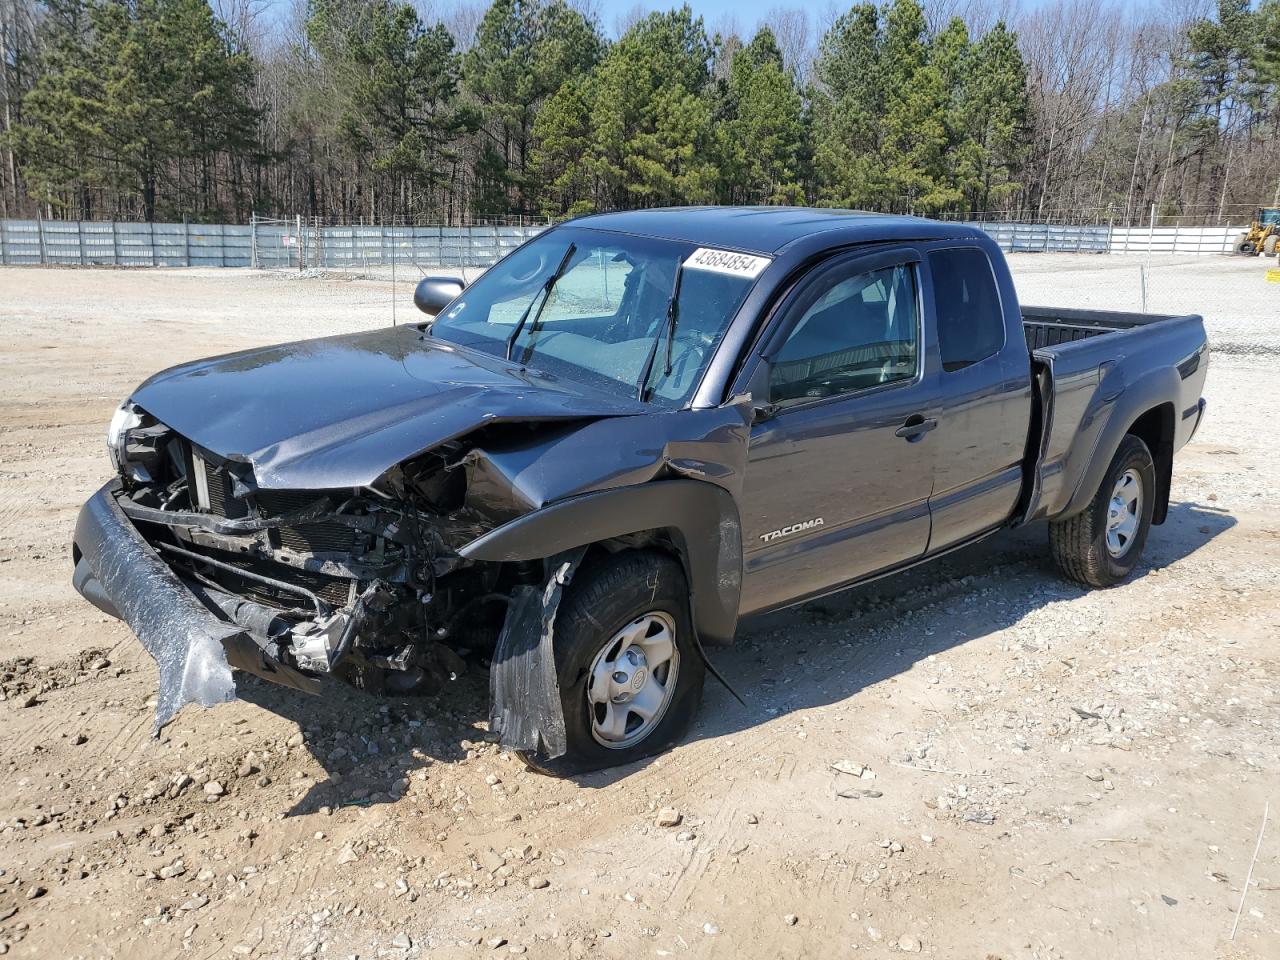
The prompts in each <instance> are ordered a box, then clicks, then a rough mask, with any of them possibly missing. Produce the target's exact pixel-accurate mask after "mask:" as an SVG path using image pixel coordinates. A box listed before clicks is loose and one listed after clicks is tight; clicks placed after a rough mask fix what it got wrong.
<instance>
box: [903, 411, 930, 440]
mask: <svg viewBox="0 0 1280 960" xmlns="http://www.w3.org/2000/svg"><path fill="white" fill-rule="evenodd" d="M937 425H938V420H937V418H936V417H924V416H921V415H920V414H918V413H913V414H912V415H911V416H909V417H907V421H906V423H904V424H903V425H902V426H900V427H899V428H898V429H897V430H895V431H893V435H894V436H895V437H902V439H904V440H906V441H907V443H915V442H916V441H917V440H921V439H923V438H924V435H925V434H926V433H928V432H929V431H930V430H932V429H934V428H935V427H936V426H937Z"/></svg>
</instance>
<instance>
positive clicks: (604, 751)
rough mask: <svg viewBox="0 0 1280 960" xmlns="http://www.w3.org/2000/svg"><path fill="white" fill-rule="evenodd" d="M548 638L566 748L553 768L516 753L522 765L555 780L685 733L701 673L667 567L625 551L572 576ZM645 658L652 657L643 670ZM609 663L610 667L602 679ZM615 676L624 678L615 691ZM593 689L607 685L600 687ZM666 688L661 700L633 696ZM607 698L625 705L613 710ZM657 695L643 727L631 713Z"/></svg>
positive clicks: (679, 578)
mask: <svg viewBox="0 0 1280 960" xmlns="http://www.w3.org/2000/svg"><path fill="white" fill-rule="evenodd" d="M554 631H555V632H554V640H553V643H554V645H555V659H556V673H557V675H558V677H559V681H560V703H561V707H562V708H563V710H564V723H565V733H566V735H567V745H568V750H567V752H566V753H565V754H564V756H561V757H556V758H555V759H553V760H548V759H545V758H542V757H540V756H538V755H536V754H530V753H523V752H522V753H521V754H520V757H521V759H523V760H524V762H525V763H526V764H527V765H528V766H530V767H532V768H533V769H534V770H538V771H539V772H542V773H547V774H550V775H552V776H559V777H564V776H573V775H576V774H580V773H588V772H590V771H592V770H603V769H605V768H607V767H614V766H618V765H620V764H624V763H631V762H633V761H636V760H640V759H643V758H644V757H649V756H653V755H654V754H656V753H660V752H662V751H663V750H665V749H667V748H668V747H670V746H671V745H672V744H674V743H675V742H676V741H678V740H679V739H680V738H681V737H682V736H683V735H684V734H685V732H686V731H687V730H688V728H689V724H690V723H691V722H692V721H693V718H694V716H695V714H697V712H698V706H699V704H700V703H701V701H702V687H703V682H704V680H705V676H706V668H705V665H704V664H703V660H702V655H701V653H700V651H699V649H698V645H697V643H696V642H695V640H694V634H693V622H692V620H691V618H690V613H689V585H688V582H687V581H686V579H685V575H684V570H683V569H682V568H681V566H680V564H679V563H678V562H677V561H675V560H673V559H672V558H671V557H668V556H666V555H664V554H659V553H651V552H648V551H638V550H633V551H625V552H623V553H617V554H613V555H611V556H608V557H607V558H605V559H604V560H603V561H602V562H600V563H599V564H597V565H595V566H586V567H584V568H582V569H580V570H578V572H577V574H576V575H575V576H574V578H573V581H572V582H571V583H570V585H569V588H568V589H567V590H566V591H565V595H564V598H563V600H561V603H560V610H559V612H558V613H557V614H556V622H555V628H554ZM663 631H666V634H667V635H668V636H672V635H673V638H674V643H672V644H670V646H671V649H672V651H673V652H672V655H671V656H670V657H669V658H668V659H666V660H663V661H660V662H659V661H658V657H660V656H661V654H662V649H663V647H664V646H665V644H664V642H663V640H662V637H663ZM645 644H648V646H645ZM636 651H639V652H640V653H641V656H640V657H639V658H635V657H634V654H635V653H636ZM645 653H649V654H650V655H652V656H653V658H654V665H653V668H652V670H650V669H649V667H650V664H649V662H648V660H647V659H646V658H645V656H644V654H645ZM624 655H625V656H626V657H627V658H628V659H624ZM637 659H638V662H636V660H637ZM609 664H613V665H614V666H618V667H619V668H620V669H618V670H615V671H610V670H609V669H608V665H609ZM620 676H626V677H629V678H630V679H629V680H627V681H624V682H622V683H621V684H619V683H618V678H620ZM602 678H604V679H603V681H602ZM662 679H665V680H666V684H665V686H664V684H663V683H661V682H660V681H661V680H662ZM602 682H604V683H607V684H610V686H608V687H607V688H602V687H601V686H600V684H601V683H602ZM637 683H639V684H642V686H636V684H637ZM655 683H656V684H657V685H658V686H657V687H656V688H655V687H654V686H653V685H654V684H655ZM671 683H674V685H675V686H674V689H672V690H671V692H670V693H669V695H667V694H665V693H664V694H655V693H652V692H650V693H649V694H645V695H644V696H643V697H642V695H641V694H642V693H643V691H645V690H650V691H653V690H654V689H658V690H664V689H665V687H669V686H670V684H671ZM612 691H618V692H617V693H614V694H612V695H611V692H612ZM633 691H640V692H639V693H637V692H633ZM615 696H616V697H618V698H623V697H625V698H628V699H627V701H626V702H625V703H621V704H620V703H619V702H618V701H617V700H615V699H614V697H615ZM658 696H661V698H662V700H661V705H660V706H659V707H658V708H657V709H656V710H651V711H650V713H651V716H652V719H651V720H646V719H644V717H643V716H642V715H641V714H640V713H637V712H635V710H634V708H635V707H636V706H637V705H638V704H639V703H640V701H641V699H646V700H650V699H654V698H656V697H658ZM632 697H634V700H632V699H630V698H632ZM601 701H604V702H601ZM650 706H652V704H651V703H649V704H646V710H648V709H649V707H650ZM619 715H622V716H623V720H622V723H621V725H619V724H618V721H617V717H618V716H619ZM593 719H594V721H595V722H594V723H593ZM646 726H648V729H647V730H645V729H644V728H645V727H646ZM629 731H630V732H629Z"/></svg>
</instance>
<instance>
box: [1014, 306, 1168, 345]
mask: <svg viewBox="0 0 1280 960" xmlns="http://www.w3.org/2000/svg"><path fill="white" fill-rule="evenodd" d="M1174 319H1177V318H1176V317H1175V316H1174V315H1171V314H1161V313H1129V312H1126V311H1120V310H1073V309H1070V308H1066V307H1027V306H1024V307H1023V308H1022V329H1023V332H1024V333H1026V336H1027V349H1029V350H1039V349H1040V348H1041V347H1056V346H1059V345H1061V344H1064V343H1073V342H1075V341H1076V340H1087V339H1089V338H1091V337H1101V336H1105V335H1106V334H1109V333H1117V332H1119V331H1121V330H1131V329H1133V328H1134V327H1140V326H1146V325H1148V324H1152V323H1160V322H1162V321H1164V320H1174Z"/></svg>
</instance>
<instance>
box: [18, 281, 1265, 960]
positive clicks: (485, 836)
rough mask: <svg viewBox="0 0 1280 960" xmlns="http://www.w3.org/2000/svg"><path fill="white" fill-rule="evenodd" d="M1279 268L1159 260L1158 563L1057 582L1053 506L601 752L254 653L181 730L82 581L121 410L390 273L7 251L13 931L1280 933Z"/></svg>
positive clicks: (132, 950) (1207, 944)
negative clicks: (559, 748)
mask: <svg viewBox="0 0 1280 960" xmlns="http://www.w3.org/2000/svg"><path fill="white" fill-rule="evenodd" d="M1138 266H1139V261H1137V260H1136V259H1134V258H1121V257H1090V256H1079V257H1070V256H1052V257H1051V256H1024V257H1017V258H1014V268H1015V272H1016V273H1017V275H1018V278H1019V282H1020V289H1022V291H1023V299H1024V300H1025V301H1026V302H1029V303H1049V304H1058V305H1090V306H1113V307H1134V306H1136V305H1137V303H1138V302H1139V297H1140V277H1139V270H1138ZM1265 266H1266V264H1265V263H1263V262H1262V261H1243V260H1223V259H1216V258H1214V259H1210V258H1203V259H1197V258H1188V259H1184V260H1179V261H1174V260H1170V259H1168V258H1166V259H1164V260H1160V261H1158V262H1155V263H1153V264H1152V265H1151V269H1150V271H1149V274H1148V295H1149V298H1150V299H1149V303H1150V305H1151V306H1152V308H1153V309H1169V310H1173V309H1181V310H1187V311H1202V312H1204V313H1205V314H1206V316H1207V323H1208V327H1209V331H1210V336H1211V338H1212V340H1213V343H1214V348H1215V351H1216V352H1215V355H1214V358H1213V361H1212V366H1211V369H1210V372H1209V381H1208V388H1207V395H1208V399H1209V403H1210V407H1209V415H1208V418H1207V420H1206V422H1205V424H1204V426H1203V428H1202V429H1201V431H1200V434H1199V436H1198V437H1197V438H1196V440H1195V441H1194V443H1193V444H1192V445H1190V446H1189V447H1188V448H1187V449H1186V450H1184V451H1183V452H1182V453H1181V454H1180V456H1179V458H1178V460H1177V464H1176V467H1175V476H1174V489H1173V501H1174V502H1173V506H1172V509H1171V511H1170V515H1169V521H1168V523H1166V524H1165V525H1164V526H1163V527H1160V528H1157V529H1155V530H1154V531H1153V533H1152V537H1151V540H1150V542H1149V544H1148V550H1147V558H1146V562H1145V564H1144V566H1143V567H1142V568H1141V570H1140V573H1139V575H1137V576H1135V577H1134V578H1133V580H1132V581H1131V582H1129V583H1127V584H1125V585H1124V586H1121V587H1118V588H1115V589H1112V590H1107V591H1102V592H1094V593H1088V592H1085V591H1083V590H1080V589H1078V588H1076V587H1075V586H1072V585H1069V584H1067V583H1065V582H1064V581H1062V580H1060V579H1059V578H1058V577H1057V576H1056V575H1055V574H1054V572H1053V570H1052V568H1051V565H1050V563H1049V560H1048V558H1047V551H1046V547H1045V543H1044V540H1045V532H1044V530H1043V529H1031V530H1026V531H1021V532H1019V533H1017V534H1011V535H1007V536H1002V537H1000V538H997V539H995V540H992V541H988V542H987V543H986V544H985V545H983V546H981V547H978V548H975V549H973V550H970V551H969V552H966V553H961V554H957V555H953V556H951V557H949V558H947V559H945V560H943V561H940V562H936V563H933V564H931V565H929V566H926V567H924V568H921V569H919V570H917V571H915V572H913V573H911V574H909V575H906V576H904V577H901V578H897V579H891V580H887V581H883V582H881V583H879V584H876V585H873V586H870V587H867V588H863V589H859V590H856V591H852V592H849V593H847V594H844V595H841V596H839V597H836V598H834V599H830V600H826V601H823V602H821V603H813V604H809V605H807V606H805V607H802V608H799V609H797V610H793V611H789V612H785V613H781V614H774V615H772V616H770V617H768V618H764V619H761V620H759V621H757V622H754V623H750V624H747V625H745V626H744V628H743V629H742V630H741V632H740V635H739V642H738V644H737V646H736V647H734V648H731V649H727V650H720V651H714V652H713V659H714V661H715V664H716V665H717V666H718V667H719V669H720V670H721V671H722V672H723V673H724V674H725V675H726V676H727V677H728V678H729V680H730V682H731V683H732V684H733V685H734V686H735V687H736V688H737V689H738V690H739V691H741V692H742V694H743V696H744V697H745V699H746V703H747V705H746V706H741V705H739V704H738V703H737V702H736V701H735V700H734V699H733V698H732V697H731V696H729V695H728V694H727V693H726V692H725V691H724V689H723V688H721V687H718V686H715V685H710V684H709V686H708V688H707V696H706V701H705V704H704V707H703V711H702V715H701V720H700V721H699V723H698V724H697V726H696V727H695V729H694V731H693V733H692V734H691V736H690V737H689V738H688V740H687V741H686V742H685V743H683V744H682V745H681V746H679V747H678V748H677V749H675V750H673V751H672V752H670V753H669V754H667V755H665V756H662V757H660V758H657V759H655V760H652V761H650V762H648V763H645V764H641V765H638V766H633V767H628V768H624V769H619V770H615V771H611V772H608V773H603V774H598V775H592V776H589V777H584V778H582V779H580V780H578V781H576V782H571V781H558V780H553V779H548V778H545V777H541V776H538V775H535V774H531V773H528V772H525V771H524V770H523V769H522V767H521V766H520V764H519V763H518V762H517V761H516V760H515V759H514V758H512V757H510V756H506V755H504V754H502V753H500V752H499V751H497V750H496V749H495V748H494V747H493V746H491V745H490V744H488V743H486V742H485V717H486V710H485V691H486V682H485V678H484V676H483V675H481V674H480V673H479V672H478V671H473V672H472V673H471V674H469V675H467V676H464V677H463V678H462V679H461V680H460V681H459V682H458V683H457V684H456V685H455V686H454V687H453V688H451V689H450V690H449V691H448V692H447V693H446V694H445V695H444V696H443V697H442V698H441V699H439V700H425V701H422V700H418V701H375V700H370V699H366V698H364V697H362V696H361V695H358V694H355V693H351V694H349V695H344V696H343V697H341V698H339V699H337V700H329V701H323V700H320V699H313V698H306V697H303V696H301V695H297V694H293V693H290V692H289V691H282V690H277V689H275V688H271V687H269V686H268V685H266V684H262V683H258V682H254V681H253V678H249V679H248V680H247V681H245V682H243V683H242V685H241V693H242V696H243V699H242V700H241V701H239V702H236V703H233V704H229V705H225V706H222V707H219V708H216V709H213V710H207V711H206V710H201V709H199V708H194V707H188V708H187V709H186V710H185V711H184V712H183V713H182V714H181V715H180V716H179V717H178V719H177V721H176V722H175V723H174V724H173V725H171V726H170V727H169V728H167V729H166V731H165V733H164V735H163V736H162V737H161V738H160V739H159V740H158V741H157V740H153V739H152V738H151V736H150V731H151V723H152V713H153V707H154V702H153V696H154V693H155V685H156V670H155V667H154V665H153V663H152V662H151V660H150V659H149V658H148V656H147V655H146V654H145V652H144V651H143V650H142V649H141V647H140V646H139V645H138V644H137V642H136V641H135V640H134V639H133V637H132V636H131V635H130V633H129V631H128V630H127V629H126V628H125V627H123V626H122V625H121V624H119V623H117V622H115V621H112V620H109V619H107V618H105V617H103V616H101V615H100V614H99V613H98V612H97V611H96V610H94V609H93V608H92V607H90V606H89V605H88V604H87V603H85V602H83V601H81V600H80V599H79V598H78V597H77V596H76V595H75V594H74V592H73V591H72V589H71V586H70V583H69V579H70V574H71V561H70V558H69V555H68V554H69V543H70V539H71V533H72V529H73V526H74V522H75V517H76V512H77V510H78V508H79V505H80V503H81V502H82V501H83V500H84V498H85V497H86V496H88V494H89V493H91V492H92V491H93V490H94V489H95V488H96V486H97V485H98V484H100V483H101V482H103V481H104V480H105V479H106V478H107V476H108V473H109V466H108V463H107V457H106V451H105V447H104V443H103V433H104V430H105V426H106V423H107V420H108V419H109V417H110V415H111V412H112V410H113V409H114V408H115V406H116V405H117V404H118V403H119V401H120V400H121V398H123V397H124V396H125V395H126V394H127V393H128V392H129V390H130V389H131V388H132V387H133V386H134V385H135V384H136V383H137V382H138V381H139V380H141V379H143V378H144V377H146V376H147V375H149V374H151V373H152V372H154V371H155V370H157V369H159V368H162V367H165V366H169V365H171V364H174V363H177V362H179V361H183V360H188V359H191V358H195V357H199V356H203V355H208V354H212V353H219V352H226V351H229V350H234V349H240V348H244V347H249V346H252V345H256V344H260V343H266V342H273V341H281V340H287V339H294V338H298V337H304V336H311V335H321V334H325V333H331V332H338V331H345V330H353V329H361V328H367V327H370V326H373V325H375V324H379V323H385V322H388V321H389V319H390V297H391V289H390V285H389V284H388V283H387V282H386V281H385V280H384V279H381V278H355V279H352V278H332V277H330V278H325V277H314V276H313V277H307V278H302V279H299V278H297V277H295V276H290V275H287V274H286V275H273V274H254V273H249V272H247V271H225V272H217V271H200V270H189V271H176V272H175V271H161V270H155V271H135V272H125V271H77V270H36V269H21V268H7V269H4V270H0V636H2V637H3V638H4V639H3V641H0V694H2V696H0V699H2V700H3V702H0V722H2V723H3V730H4V736H3V738H2V739H0V769H2V770H3V774H2V775H0V953H8V954H10V955H13V956H19V957H39V958H128V960H143V958H151V957H157V958H173V957H193V958H201V960H203V958H214V957H233V958H234V957H250V956H251V957H270V958H275V957H280V958H296V957H313V956H324V957H336V958H347V957H353V956H356V957H360V958H362V960H367V958H373V957H388V958H395V960H399V958H404V957H415V958H416V957H428V956H430V957H446V958H448V957H475V956H487V955H493V956H500V955H508V954H526V955H528V956H532V957H548V958H550V957H556V958H559V957H566V956H567V957H586V956H590V957H605V958H609V957H628V958H633V957H642V956H657V957H682V956H689V957H725V958H728V957H783V958H794V957H873V958H874V957H888V956H891V955H895V954H899V953H920V954H923V955H927V956H932V957H940V958H943V957H948V958H949V957H961V958H979V960H981V958H988V960H990V958H999V960H1013V958H1039V960H1049V958H1114V957H1132V958H1148V957H1149V958H1153V960H1171V958H1196V960H1202V958H1208V957H1221V958H1280V824H1278V823H1276V822H1275V818H1276V816H1277V814H1280V654H1278V653H1277V647H1276V637H1277V629H1278V628H1280V519H1278V515H1277V507H1278V506H1280V489H1278V487H1277V483H1276V481H1277V470H1276V439H1277V426H1276V425H1277V422H1278V420H1280V418H1278V417H1277V415H1276V411H1277V409H1278V408H1280V376H1278V375H1277V374H1276V372H1275V362H1276V356H1277V354H1280V320H1277V317H1278V316H1280V311H1278V310H1277V303H1278V302H1280V286H1278V285H1275V284H1267V283H1265V282H1264V280H1263V275H1264V272H1265ZM397 292H398V312H399V316H400V318H401V319H402V320H403V319H405V318H407V317H409V316H411V307H410V300H409V295H410V292H411V291H410V286H409V284H408V283H402V285H401V286H400V287H399V289H398V291H397ZM833 765H838V766H840V767H843V768H844V769H845V770H856V769H857V768H858V767H859V766H863V767H866V768H867V772H865V773H863V774H862V775H861V777H856V776H855V775H853V774H851V773H848V772H840V771H839V770H837V769H835V767H833ZM841 794H847V796H842V795H841ZM1268 802H1270V810H1271V817H1272V821H1271V822H1270V824H1269V825H1268V827H1267V830H1266V833H1265V835H1264V836H1263V839H1262V843H1261V846H1260V849H1259V851H1258V854H1257V858H1256V864H1254V865H1253V866H1252V883H1250V884H1249V885H1248V888H1247V895H1246V897H1245V900H1244V905H1243V908H1242V909H1241V907H1240V903H1241V895H1242V892H1246V877H1247V876H1248V874H1249V871H1250V868H1251V863H1252V861H1253V858H1254V852H1255V845H1256V844H1257V842H1258V835H1259V828H1260V826H1261V825H1262V822H1263V811H1264V807H1265V805H1266V804H1267V803H1268ZM667 807H673V808H675V809H676V810H677V811H678V814H679V820H680V822H679V823H678V824H677V825H675V826H659V825H658V820H659V817H658V811H659V810H661V809H663V808H667ZM1237 923H1238V925H1237ZM1233 930H1234V931H1235V935H1234V939H1232V938H1231V934H1232V932H1233Z"/></svg>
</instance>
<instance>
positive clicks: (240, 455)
mask: <svg viewBox="0 0 1280 960" xmlns="http://www.w3.org/2000/svg"><path fill="white" fill-rule="evenodd" d="M131 399H132V400H133V402H134V403H136V404H137V405H138V406H140V407H141V408H142V409H143V410H145V411H146V412H147V413H150V414H151V415H152V416H154V417H155V418H156V419H158V420H160V421H161V422H162V423H164V424H166V425H167V426H169V427H171V428H172V429H174V430H176V431H177V432H178V433H180V434H182V435H183V436H185V437H187V438H188V439H190V440H192V441H193V442H195V443H196V444H198V445H199V446H201V447H203V448H205V449H206V450H209V451H211V452H212V453H215V454H218V455H219V456H222V457H231V458H236V459H247V460H249V461H250V462H251V463H252V464H253V467H254V475H255V478H256V480H257V482H258V485H259V486H261V487H266V488H273V487H274V488H277V489H304V490H305V489H324V488H333V487H360V486H367V485H368V484H370V483H372V482H373V481H374V480H375V479H377V477H378V476H380V475H381V474H382V473H384V472H385V471H386V470H388V469H390V468H391V467H393V466H395V465H396V464H398V463H400V462H401V461H403V460H407V459H409V458H410V457H413V456H414V455H416V454H418V453H421V452H422V451H425V450H429V449H430V448H432V447H434V446H437V445H438V444H440V443H443V442H445V441H447V440H451V439H453V438H455V437H459V436H462V435H464V434H466V433H469V432H470V431H472V430H474V429H476V428H477V427H482V426H485V425H487V424H491V423H499V422H503V421H506V422H512V421H539V420H582V419H587V420H590V419H598V418H600V417H614V416H627V415H635V414H643V413H647V412H650V411H649V410H648V409H647V408H646V407H645V406H644V405H643V404H640V403H636V402H630V401H626V400H620V399H614V398H612V397H609V396H608V395H605V394H602V393H600V392H598V391H595V390H592V389H590V388H588V387H585V386H582V385H580V384H576V383H571V382H569V381H565V380H559V379H556V378H552V377H549V376H547V375H545V374H542V373H539V372H537V371H532V370H522V369H521V368H520V367H519V366H517V365H515V364H512V363H507V362H505V361H503V360H501V359H499V358H496V357H490V356H488V355H486V354H481V353H478V352H476V351H473V350H467V349H465V348H462V347H458V346H456V345H454V344H450V343H446V342H444V341H440V340H434V339H432V338H431V337H429V336H424V335H423V334H422V333H421V332H420V331H419V330H418V328H417V327H413V326H407V327H394V328H386V329H384V330H379V331H375V332H371V333H360V334H353V335H349V336H342V337H329V338H325V339H321V340H304V341H300V342H297V343H286V344H280V345H278V346H272V347H265V348H262V349H258V350H249V351H246V352H244V353H236V354H230V355H227V356H224V357H216V358H214V359H211V360H200V361H197V362H195V363H189V364H184V365H182V366H178V367H173V368H171V369H169V370H166V371H164V372H163V373H159V374H157V375H155V376H154V377H152V378H151V379H150V380H147V381H146V382H145V383H143V384H142V385H141V386H140V387H139V388H138V389H137V390H136V391H134V393H133V396H132V398H131Z"/></svg>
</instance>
